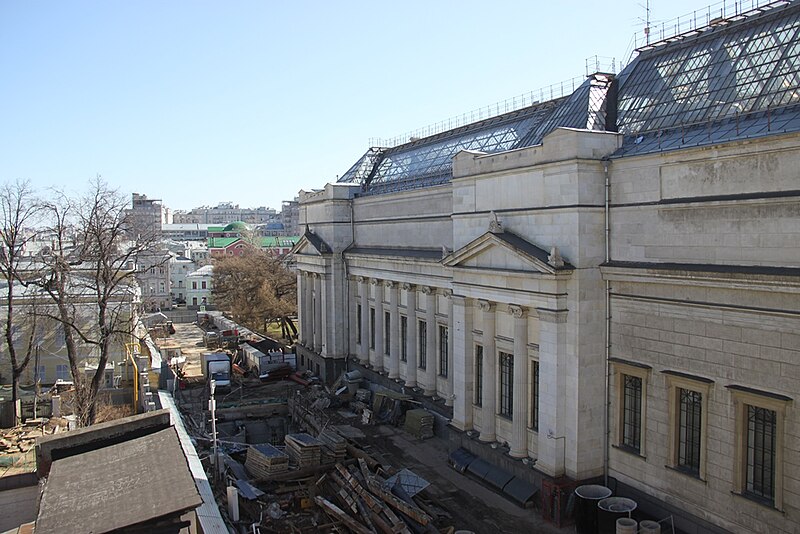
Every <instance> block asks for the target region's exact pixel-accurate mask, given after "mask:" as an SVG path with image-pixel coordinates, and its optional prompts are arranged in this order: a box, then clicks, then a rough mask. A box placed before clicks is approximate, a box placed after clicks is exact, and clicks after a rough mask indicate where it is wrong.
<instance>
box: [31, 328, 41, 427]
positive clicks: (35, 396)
mask: <svg viewBox="0 0 800 534" xmlns="http://www.w3.org/2000/svg"><path fill="white" fill-rule="evenodd" d="M39 346H40V345H39V343H37V344H36V356H35V358H34V362H33V368H34V369H35V373H36V375H35V376H36V382H35V383H36V387H35V389H34V392H33V418H34V419H36V418H37V417H38V414H37V413H36V409H37V407H38V402H39V390H40V389H41V388H40V386H39V384H40V381H41V379H42V377H41V375H40V374H39Z"/></svg>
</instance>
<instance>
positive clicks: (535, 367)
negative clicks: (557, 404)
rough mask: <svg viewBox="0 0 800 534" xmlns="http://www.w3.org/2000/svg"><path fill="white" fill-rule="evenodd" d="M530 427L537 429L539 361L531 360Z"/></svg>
mask: <svg viewBox="0 0 800 534" xmlns="http://www.w3.org/2000/svg"><path fill="white" fill-rule="evenodd" d="M530 364H531V428H532V429H533V430H535V431H536V432H538V431H539V361H538V360H531V362H530Z"/></svg>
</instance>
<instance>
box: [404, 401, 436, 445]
mask: <svg viewBox="0 0 800 534" xmlns="http://www.w3.org/2000/svg"><path fill="white" fill-rule="evenodd" d="M403 428H404V429H405V431H406V432H408V433H409V434H411V435H412V436H415V437H417V438H419V439H428V438H432V437H433V414H431V413H430V412H429V411H428V410H423V409H422V408H418V409H416V410H408V411H407V412H406V423H405V425H404V426H403Z"/></svg>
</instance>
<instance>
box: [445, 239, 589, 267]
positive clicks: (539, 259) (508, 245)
mask: <svg viewBox="0 0 800 534" xmlns="http://www.w3.org/2000/svg"><path fill="white" fill-rule="evenodd" d="M556 255H557V254H556ZM442 263H444V265H446V266H448V267H460V268H465V269H490V270H498V271H532V272H539V273H544V274H556V273H558V272H562V271H571V270H572V269H574V268H573V267H572V265H570V264H569V263H566V262H564V261H563V260H562V259H561V258H560V257H556V258H553V257H552V254H551V253H549V252H547V251H545V250H544V249H542V248H540V247H538V246H536V245H534V244H533V243H531V242H530V241H527V240H526V239H524V238H522V237H519V236H518V235H516V234H513V233H511V232H507V231H502V232H486V233H485V234H483V235H481V236H480V237H478V238H476V239H474V240H473V241H471V242H469V243H468V244H466V245H465V246H463V247H461V248H460V249H458V250H456V251H454V252H453V253H452V254H450V255H449V256H448V257H447V258H445V259H444V260H443V261H442Z"/></svg>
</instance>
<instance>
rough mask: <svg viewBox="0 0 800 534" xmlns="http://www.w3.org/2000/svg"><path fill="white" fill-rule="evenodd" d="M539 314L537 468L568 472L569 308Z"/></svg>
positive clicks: (539, 310) (556, 473) (540, 310)
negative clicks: (566, 469)
mask: <svg viewBox="0 0 800 534" xmlns="http://www.w3.org/2000/svg"><path fill="white" fill-rule="evenodd" d="M536 312H537V314H538V317H539V443H538V448H537V453H538V458H537V460H536V468H537V469H539V470H540V471H542V472H544V473H546V474H548V475H550V476H554V477H557V476H561V475H563V474H564V472H565V466H564V463H565V458H566V442H567V437H566V425H565V421H566V420H567V414H566V383H567V362H566V359H567V310H551V309H546V308H537V309H536Z"/></svg>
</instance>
